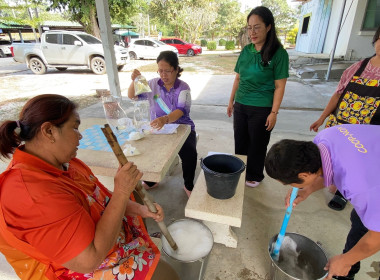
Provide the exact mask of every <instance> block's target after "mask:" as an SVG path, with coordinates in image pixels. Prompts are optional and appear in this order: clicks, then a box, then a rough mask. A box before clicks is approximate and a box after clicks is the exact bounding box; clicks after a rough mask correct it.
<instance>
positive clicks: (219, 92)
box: [0, 75, 380, 280]
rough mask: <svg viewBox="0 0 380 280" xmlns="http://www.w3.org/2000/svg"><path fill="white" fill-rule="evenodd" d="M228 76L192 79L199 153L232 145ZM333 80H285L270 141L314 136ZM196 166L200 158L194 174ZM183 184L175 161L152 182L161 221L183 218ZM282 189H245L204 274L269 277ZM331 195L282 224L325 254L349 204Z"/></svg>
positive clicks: (362, 279) (3, 273)
mask: <svg viewBox="0 0 380 280" xmlns="http://www.w3.org/2000/svg"><path fill="white" fill-rule="evenodd" d="M183 78H184V79H185V80H188V81H189V84H190V85H192V84H193V83H191V80H193V81H194V78H195V77H194V75H184V76H183ZM203 80H204V81H205V83H204V84H203V85H202V86H199V84H200V82H199V81H203ZM232 81H233V76H214V77H204V76H202V77H199V78H198V79H197V82H198V83H197V87H199V89H197V90H194V89H193V92H194V94H197V98H196V100H194V101H193V106H192V109H191V110H192V112H191V116H192V118H193V120H194V122H195V125H196V131H197V133H198V134H199V136H200V138H199V142H198V146H197V149H198V159H200V158H201V157H204V156H206V155H207V153H208V152H209V151H217V152H227V153H233V151H234V141H233V129H232V119H230V118H228V117H227V116H226V113H225V112H226V104H227V102H228V98H229V92H230V89H231V86H232ZM336 85H337V83H336V82H335V83H334V82H332V83H316V84H312V83H305V82H300V81H297V80H293V81H290V82H288V85H287V89H286V94H285V98H284V101H283V103H282V108H283V109H282V110H280V114H279V115H278V122H277V125H276V128H275V129H274V131H273V132H272V138H271V142H270V145H271V144H273V143H275V142H277V141H279V140H280V139H284V138H291V139H300V140H312V139H313V137H314V136H315V133H311V132H309V126H310V124H311V123H312V122H313V121H315V120H316V119H317V118H318V117H319V115H320V113H321V111H320V110H321V109H322V108H323V107H324V106H325V104H327V101H328V100H329V98H330V96H331V94H332V93H333V91H334V89H335V87H336ZM197 91H198V92H197ZM99 114H100V115H101V114H103V110H102V108H101V104H97V105H94V106H92V107H90V108H88V109H87V110H82V111H81V112H80V115H81V118H82V119H85V118H87V117H96V116H100V115H99ZM0 167H1V166H0ZM199 172H200V166H199V164H198V166H197V171H196V177H197V176H198V175H199ZM182 187H183V182H182V171H181V167H180V165H178V166H176V167H175V168H174V169H173V172H172V173H171V174H169V175H168V176H166V177H165V179H164V180H163V181H162V182H160V187H158V188H157V189H153V190H150V193H151V194H152V196H153V197H154V198H155V200H156V201H157V202H158V203H160V204H161V205H162V206H163V208H164V210H165V213H166V218H165V222H166V224H169V223H170V222H171V221H175V220H177V219H181V218H184V208H185V206H186V202H187V196H186V194H185V192H184V190H183V188H182ZM288 189H289V188H288V187H286V186H283V185H281V184H279V183H278V182H276V181H274V180H272V179H270V178H268V177H266V178H265V179H264V181H263V182H262V184H260V186H259V187H257V188H255V189H250V188H246V189H245V199H244V207H243V220H242V226H241V228H234V230H235V232H236V234H237V236H238V247H237V248H236V249H232V248H227V247H225V246H224V245H220V244H216V243H215V244H214V247H213V249H212V251H211V253H210V259H209V263H208V266H207V270H206V274H205V280H227V279H228V280H229V279H234V280H263V279H268V275H269V269H270V259H269V256H268V242H269V240H270V239H271V238H272V237H273V236H274V235H275V234H277V233H278V232H279V230H280V227H281V223H282V219H283V217H284V213H285V207H284V197H285V194H286V192H287V190H288ZM330 197H331V194H330V193H328V192H327V191H320V192H319V193H317V194H315V195H313V196H311V197H309V199H308V200H307V201H306V202H304V203H302V204H300V205H299V206H297V207H296V208H295V209H294V211H293V213H292V217H291V219H290V222H289V225H288V230H287V231H288V232H295V233H299V234H301V235H304V236H306V237H308V238H310V239H312V240H313V241H315V242H317V241H318V242H320V243H321V244H322V247H323V249H324V250H325V252H326V254H327V256H328V257H331V256H334V255H336V254H339V253H340V252H341V251H342V249H343V246H344V242H345V237H346V235H347V232H348V230H349V228H350V222H349V214H350V210H351V209H352V208H351V206H350V205H348V206H347V207H346V209H344V210H343V211H341V212H337V211H333V210H331V209H329V208H328V207H327V205H326V204H327V202H328V201H329V198H330ZM221 203H222V202H221ZM148 231H149V232H155V231H158V227H157V225H156V224H155V223H154V222H151V221H148ZM0 257H1V258H2V256H0ZM379 260H380V254H379V253H378V254H376V255H375V256H373V257H371V258H368V259H367V260H365V261H363V262H362V269H361V271H360V273H359V275H358V276H357V278H356V279H357V280H367V279H377V278H376V277H375V275H377V274H376V273H378V271H379ZM378 276H379V275H377V277H378ZM0 279H7V280H11V279H17V277H16V276H15V275H14V274H13V272H12V270H11V269H10V268H9V266H8V265H7V264H6V262H5V260H4V259H0Z"/></svg>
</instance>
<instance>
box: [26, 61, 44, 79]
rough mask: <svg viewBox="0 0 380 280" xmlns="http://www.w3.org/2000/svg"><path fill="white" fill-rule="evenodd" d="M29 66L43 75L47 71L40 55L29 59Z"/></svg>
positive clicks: (34, 71) (35, 72) (36, 72)
mask: <svg viewBox="0 0 380 280" xmlns="http://www.w3.org/2000/svg"><path fill="white" fill-rule="evenodd" d="M29 67H30V70H32V72H33V73H34V74H37V75H42V74H45V73H46V66H45V64H44V63H43V62H42V60H41V59H39V58H38V57H32V58H31V59H30V60H29Z"/></svg>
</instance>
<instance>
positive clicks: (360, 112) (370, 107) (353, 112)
mask: <svg viewBox="0 0 380 280" xmlns="http://www.w3.org/2000/svg"><path fill="white" fill-rule="evenodd" d="M379 105H380V97H365V96H359V95H357V94H355V93H353V92H351V91H349V92H346V94H345V95H344V97H343V99H342V101H341V102H340V104H339V107H338V110H337V113H336V117H335V115H330V116H329V119H328V121H327V123H326V127H330V126H334V125H337V124H343V123H350V124H370V122H371V119H372V117H373V116H374V114H375V113H376V111H377V108H378V107H379Z"/></svg>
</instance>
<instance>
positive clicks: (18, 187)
mask: <svg viewBox="0 0 380 280" xmlns="http://www.w3.org/2000/svg"><path fill="white" fill-rule="evenodd" d="M111 197H112V194H111V193H110V192H109V191H108V190H107V189H106V188H105V187H104V186H103V185H102V184H101V183H100V182H99V180H98V179H97V178H96V177H95V176H94V174H93V173H92V172H91V170H90V169H89V168H88V167H87V166H86V165H85V164H84V163H83V162H81V161H80V160H78V159H76V158H74V159H72V160H71V161H70V164H69V165H68V169H67V170H66V171H63V170H60V169H57V168H55V167H53V166H51V165H49V164H48V163H46V162H44V161H43V160H41V159H39V158H37V157H35V156H33V155H30V154H27V153H25V152H23V150H22V147H21V149H20V148H18V149H16V151H15V153H14V155H13V159H12V162H11V163H10V165H9V167H8V169H7V170H6V171H5V172H4V173H2V174H1V175H0V203H1V204H0V251H1V252H2V253H3V254H4V255H5V257H6V258H7V261H8V262H9V263H10V264H11V265H12V266H13V268H14V270H15V272H16V273H17V275H18V276H19V277H20V278H21V279H33V280H36V279H123V280H126V279H128V280H130V279H137V280H142V279H150V278H151V276H152V275H153V272H154V269H155V267H156V265H157V263H158V258H159V255H160V253H159V250H158V249H157V247H156V246H155V245H154V243H153V242H152V241H151V239H150V237H149V235H148V234H147V232H146V229H145V227H144V225H143V222H142V219H141V217H130V216H125V217H124V221H123V224H122V227H121V228H120V232H119V236H118V238H117V241H116V243H115V245H114V246H113V248H112V249H111V250H110V251H109V253H108V255H107V257H106V258H105V260H104V261H103V263H102V264H101V265H100V266H99V268H98V269H96V270H95V271H94V272H92V273H88V274H82V273H76V272H73V271H70V270H68V269H66V268H64V267H63V266H62V264H63V263H65V262H67V261H69V260H71V259H72V258H74V257H75V256H77V255H78V254H79V253H80V252H82V251H83V250H84V249H85V248H86V247H87V246H88V245H89V244H90V243H91V242H92V240H93V238H94V235H95V230H96V224H97V222H98V221H99V219H100V218H101V216H102V214H103V212H104V210H105V209H106V207H107V204H108V202H109V201H110V199H111ZM132 199H133V197H132ZM14 201H18V203H14Z"/></svg>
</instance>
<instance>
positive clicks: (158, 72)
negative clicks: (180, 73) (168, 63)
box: [157, 69, 174, 75]
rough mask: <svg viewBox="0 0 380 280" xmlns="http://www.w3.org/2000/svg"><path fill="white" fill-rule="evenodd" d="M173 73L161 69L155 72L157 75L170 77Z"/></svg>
mask: <svg viewBox="0 0 380 280" xmlns="http://www.w3.org/2000/svg"><path fill="white" fill-rule="evenodd" d="M173 72H174V70H162V69H159V70H157V74H159V75H163V74H166V75H170V74H171V73H173Z"/></svg>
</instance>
